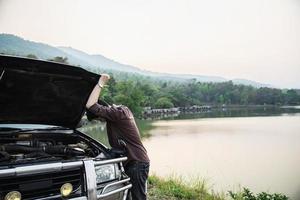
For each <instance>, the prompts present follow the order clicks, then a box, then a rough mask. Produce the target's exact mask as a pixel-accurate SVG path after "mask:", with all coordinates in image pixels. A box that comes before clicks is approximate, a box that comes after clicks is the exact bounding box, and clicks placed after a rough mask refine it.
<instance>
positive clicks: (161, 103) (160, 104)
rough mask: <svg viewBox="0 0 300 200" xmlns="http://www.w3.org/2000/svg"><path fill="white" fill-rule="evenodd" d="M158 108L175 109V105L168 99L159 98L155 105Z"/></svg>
mask: <svg viewBox="0 0 300 200" xmlns="http://www.w3.org/2000/svg"><path fill="white" fill-rule="evenodd" d="M155 107H156V108H173V107H174V104H173V103H172V102H171V100H170V99H169V98H167V97H161V98H159V99H158V100H157V101H156V103H155Z"/></svg>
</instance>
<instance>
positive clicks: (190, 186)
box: [148, 175, 225, 200]
mask: <svg viewBox="0 0 300 200" xmlns="http://www.w3.org/2000/svg"><path fill="white" fill-rule="evenodd" d="M148 183H149V186H148V187H149V200H153V199H157V200H158V199H159V200H161V199H168V200H169V199H193V200H197V199H199V200H225V197H224V195H221V194H215V193H213V192H208V189H207V187H206V183H205V182H204V181H202V180H201V179H194V180H193V181H191V182H189V183H186V182H184V181H183V179H182V178H181V177H178V176H172V177H167V178H160V177H158V176H155V175H153V176H150V177H149V179H148Z"/></svg>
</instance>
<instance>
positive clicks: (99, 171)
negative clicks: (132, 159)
mask: <svg viewBox="0 0 300 200" xmlns="http://www.w3.org/2000/svg"><path fill="white" fill-rule="evenodd" d="M95 171H96V176H97V177H96V181H97V183H103V182H106V181H110V180H114V179H116V170H115V165H114V164H109V165H100V166H96V167H95Z"/></svg>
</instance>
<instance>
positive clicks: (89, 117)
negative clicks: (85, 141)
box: [86, 100, 110, 121]
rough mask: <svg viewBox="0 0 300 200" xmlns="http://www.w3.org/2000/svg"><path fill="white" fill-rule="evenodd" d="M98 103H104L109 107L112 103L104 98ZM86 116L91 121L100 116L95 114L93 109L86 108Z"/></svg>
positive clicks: (103, 104)
mask: <svg viewBox="0 0 300 200" xmlns="http://www.w3.org/2000/svg"><path fill="white" fill-rule="evenodd" d="M98 104H100V105H102V106H107V107H109V106H110V105H109V104H108V103H107V102H106V101H103V100H98ZM86 117H87V119H88V120H89V121H92V120H93V119H96V118H98V116H96V115H94V114H93V113H92V112H91V111H89V109H86Z"/></svg>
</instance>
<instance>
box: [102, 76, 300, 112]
mask: <svg viewBox="0 0 300 200" xmlns="http://www.w3.org/2000/svg"><path fill="white" fill-rule="evenodd" d="M112 77H113V78H112V79H111V80H110V82H109V84H108V87H107V88H105V90H104V92H103V98H104V99H105V100H106V101H108V102H109V103H115V104H124V105H127V106H128V107H129V108H130V109H131V110H132V111H133V112H134V113H135V114H136V115H140V114H141V111H142V109H143V107H152V108H170V107H186V106H193V105H203V104H209V105H222V104H228V105H230V104H234V105H297V104H300V93H299V92H298V91H297V90H292V89H291V90H286V91H285V90H280V89H275V88H266V87H265V88H254V87H252V86H245V85H235V84H233V83H232V82H231V81H228V82H222V83H203V82H197V81H196V80H194V79H192V80H190V81H186V82H176V81H162V80H160V79H155V78H150V77H146V76H141V75H137V74H130V73H121V72H118V73H115V72H114V73H113V74H112Z"/></svg>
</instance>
